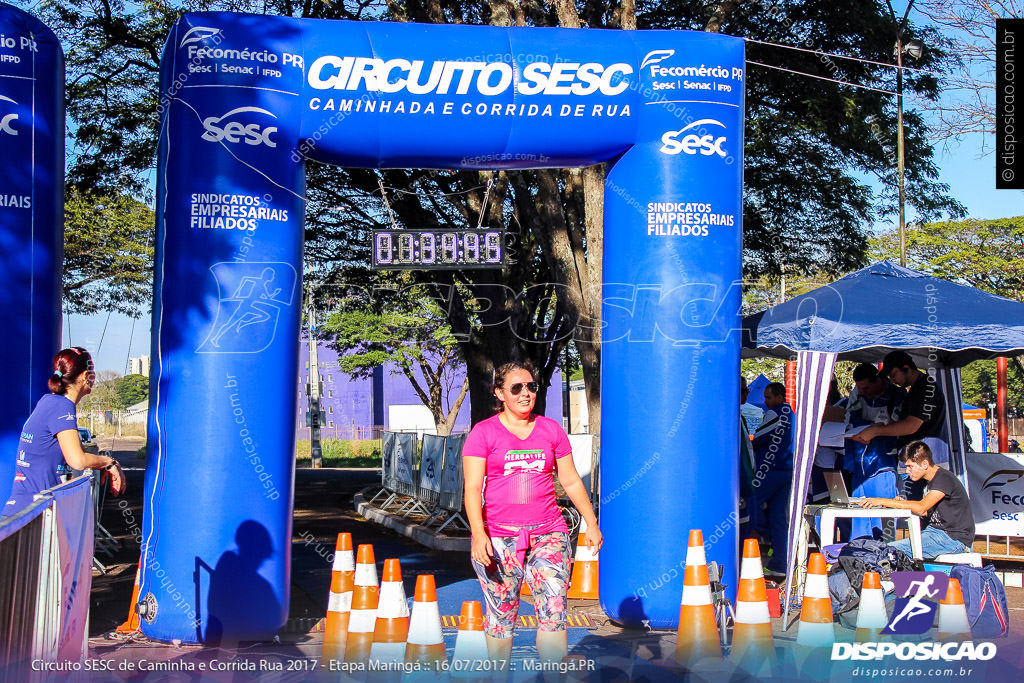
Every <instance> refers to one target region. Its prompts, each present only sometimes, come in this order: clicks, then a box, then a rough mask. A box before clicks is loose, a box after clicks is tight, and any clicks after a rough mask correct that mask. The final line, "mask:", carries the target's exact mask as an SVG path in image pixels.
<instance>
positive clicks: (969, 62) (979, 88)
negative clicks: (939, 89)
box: [917, 0, 1024, 152]
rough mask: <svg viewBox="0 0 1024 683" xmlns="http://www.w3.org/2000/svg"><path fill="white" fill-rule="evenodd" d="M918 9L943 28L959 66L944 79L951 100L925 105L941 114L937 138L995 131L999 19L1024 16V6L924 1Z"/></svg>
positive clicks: (1017, 1) (1003, 1)
mask: <svg viewBox="0 0 1024 683" xmlns="http://www.w3.org/2000/svg"><path fill="white" fill-rule="evenodd" d="M917 8H918V10H919V11H920V12H921V13H922V14H923V15H924V16H925V17H926V18H927V20H928V21H929V22H930V23H932V24H934V25H935V26H937V27H939V29H941V30H942V32H943V34H944V35H945V36H946V39H947V40H948V50H949V52H950V54H952V55H955V56H956V61H955V64H954V68H953V69H952V70H951V71H950V72H949V73H948V74H947V75H946V76H945V79H944V80H945V93H946V96H945V97H943V98H942V99H941V100H938V101H924V102H922V106H923V108H924V109H925V110H927V111H929V112H932V113H933V114H935V120H934V121H933V122H932V128H931V130H932V134H933V136H934V137H935V138H937V139H940V140H941V139H946V138H951V137H953V138H958V137H960V136H961V135H965V134H968V133H995V130H996V118H995V117H996V111H995V91H996V87H995V72H996V44H995V29H996V19H1006V18H1011V17H1020V16H1024V2H1022V1H1021V0H984V1H983V2H982V1H981V0H960V1H959V2H948V1H946V0H921V1H920V2H918V4H917ZM994 149H995V146H993V147H992V149H991V150H990V152H991V151H992V150H994Z"/></svg>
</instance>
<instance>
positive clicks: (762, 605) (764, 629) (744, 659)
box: [729, 538, 775, 673]
mask: <svg viewBox="0 0 1024 683" xmlns="http://www.w3.org/2000/svg"><path fill="white" fill-rule="evenodd" d="M729 658H730V659H731V660H732V661H733V662H734V663H735V664H736V665H737V666H740V667H741V668H743V669H745V670H747V671H749V672H750V673H754V672H755V671H756V670H760V669H762V668H763V667H764V666H766V665H772V664H774V663H775V642H774V640H773V639H772V618H771V615H770V614H769V613H768V595H767V592H766V591H765V586H764V569H763V568H762V567H761V547H760V546H759V545H758V543H757V539H756V538H748V539H746V540H745V541H743V561H742V563H741V564H740V584H739V588H738V590H737V593H736V620H735V627H734V628H733V631H732V652H731V653H730V655H729Z"/></svg>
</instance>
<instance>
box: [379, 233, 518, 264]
mask: <svg viewBox="0 0 1024 683" xmlns="http://www.w3.org/2000/svg"><path fill="white" fill-rule="evenodd" d="M372 252H373V264H372V267H373V268H374V269H375V270H453V269H462V268H504V267H505V232H504V230H472V229H465V230H374V231H373V249H372Z"/></svg>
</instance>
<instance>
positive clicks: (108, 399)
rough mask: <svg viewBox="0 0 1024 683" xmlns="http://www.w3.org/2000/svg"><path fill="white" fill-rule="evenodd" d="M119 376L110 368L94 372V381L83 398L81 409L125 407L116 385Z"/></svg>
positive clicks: (117, 408)
mask: <svg viewBox="0 0 1024 683" xmlns="http://www.w3.org/2000/svg"><path fill="white" fill-rule="evenodd" d="M120 381H121V376H120V375H118V374H117V373H116V372H114V371H112V370H102V371H100V372H98V373H96V382H95V384H93V387H92V391H91V392H90V393H89V394H88V395H87V396H86V397H85V399H83V401H82V409H83V410H121V409H122V408H125V407H127V406H126V405H125V403H124V401H123V400H122V399H121V394H120V393H119V392H118V390H117V387H118V384H119V383H120Z"/></svg>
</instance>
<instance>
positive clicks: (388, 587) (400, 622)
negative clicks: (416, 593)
mask: <svg viewBox="0 0 1024 683" xmlns="http://www.w3.org/2000/svg"><path fill="white" fill-rule="evenodd" d="M408 637H409V603H408V602H407V601H406V599H405V586H403V585H402V568H401V566H400V565H399V562H398V560H395V559H391V560H385V561H384V575H383V576H382V577H381V582H380V601H379V602H378V603H377V621H376V625H375V626H374V628H373V645H372V646H371V647H370V660H371V661H374V662H387V663H396V662H404V661H405V639H406V638H408Z"/></svg>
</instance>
